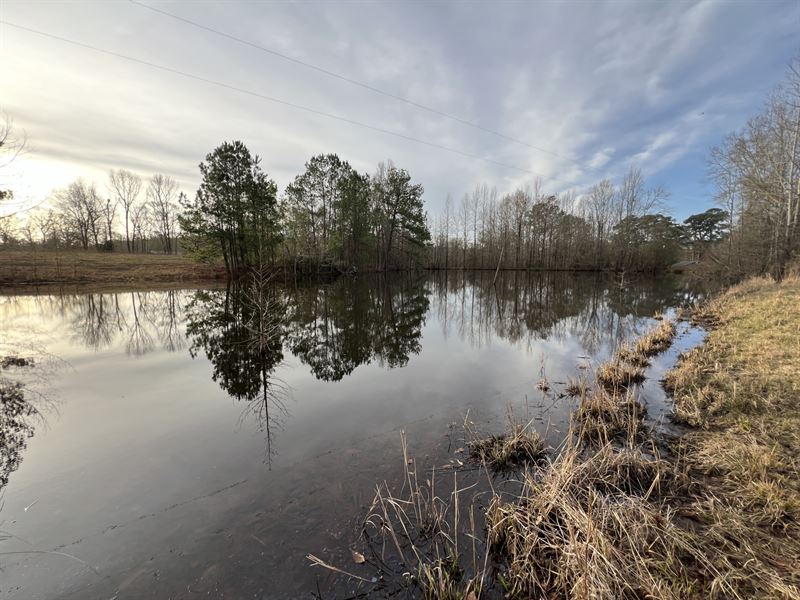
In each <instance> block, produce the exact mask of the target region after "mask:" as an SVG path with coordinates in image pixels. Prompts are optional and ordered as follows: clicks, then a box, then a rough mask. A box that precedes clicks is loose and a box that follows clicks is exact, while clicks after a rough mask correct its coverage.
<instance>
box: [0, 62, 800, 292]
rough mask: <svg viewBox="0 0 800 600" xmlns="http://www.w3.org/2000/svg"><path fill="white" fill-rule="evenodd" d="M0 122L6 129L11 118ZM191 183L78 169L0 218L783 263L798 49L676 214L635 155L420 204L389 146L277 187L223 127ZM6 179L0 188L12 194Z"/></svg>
mask: <svg viewBox="0 0 800 600" xmlns="http://www.w3.org/2000/svg"><path fill="white" fill-rule="evenodd" d="M4 135H5V137H6V138H7V137H8V131H7V128H6V133H5V134H4ZM200 174H201V176H202V182H201V184H200V187H199V189H198V190H197V192H196V193H195V194H194V195H193V196H191V197H190V196H187V195H186V194H184V193H182V192H180V191H179V189H178V185H177V184H176V182H175V181H174V180H173V179H171V178H170V177H169V176H167V175H163V174H156V175H153V176H152V177H151V178H150V179H149V180H147V181H146V182H143V181H142V179H141V178H140V177H139V176H137V175H135V174H133V173H131V172H129V171H126V170H123V169H119V170H112V171H111V172H110V174H109V179H108V182H107V184H106V186H105V193H101V192H99V191H98V188H97V186H96V185H95V184H94V183H87V182H85V181H83V180H80V179H79V180H77V181H75V182H74V183H72V184H70V185H69V186H67V187H66V188H65V189H63V190H60V191H58V192H57V193H55V194H54V197H53V201H52V202H51V203H50V204H49V205H48V207H47V208H39V209H36V210H34V211H32V212H31V213H29V214H27V215H25V216H24V218H23V219H17V218H15V217H12V218H9V217H6V218H0V247H6V248H7V247H13V246H31V247H44V248H82V249H84V250H89V249H98V250H106V251H126V252H153V251H155V252H164V253H177V252H179V251H180V252H184V253H188V254H191V255H192V256H194V257H196V258H197V259H198V260H204V261H221V262H224V264H225V266H226V268H227V270H228V272H229V273H230V274H232V275H235V274H239V273H241V272H244V271H247V270H249V269H251V268H253V267H265V266H266V267H282V268H284V269H286V270H291V271H292V272H293V273H299V274H309V273H317V272H320V271H333V272H336V271H354V270H370V271H372V270H375V271H388V270H406V269H418V268H431V269H492V270H497V269H542V270H551V269H590V270H606V269H614V270H623V271H647V272H657V271H661V270H663V269H665V268H667V267H669V266H670V265H672V264H674V263H676V262H679V261H681V260H687V259H688V260H689V261H696V262H700V263H702V264H705V265H706V266H707V267H711V268H712V269H713V270H715V271H717V272H723V273H725V274H727V275H729V276H730V277H738V276H741V275H744V274H748V273H765V272H770V273H772V274H775V275H778V276H780V275H782V274H783V273H784V272H785V271H786V269H787V267H788V265H791V264H792V261H794V260H795V259H796V258H797V256H798V252H799V251H800V58H797V59H795V60H794V61H793V62H792V63H791V65H790V68H789V70H788V75H787V78H786V81H785V82H784V83H783V84H782V85H781V86H779V87H778V88H777V89H776V91H775V92H774V93H773V94H772V95H771V96H770V97H769V100H768V102H767V105H766V108H765V110H764V112H763V113H762V114H760V115H758V116H756V117H753V118H752V119H751V120H750V121H749V122H748V124H747V126H746V127H745V128H744V129H743V130H742V131H741V132H737V133H735V134H732V135H731V136H729V137H728V138H727V139H726V140H725V142H724V143H723V144H722V145H721V146H720V147H719V148H716V149H714V150H713V151H712V153H711V160H710V174H711V176H712V177H713V180H714V181H715V182H716V184H717V194H716V200H717V202H718V203H719V204H720V205H721V208H712V209H709V210H706V211H704V212H702V213H698V214H695V215H692V216H690V217H689V218H688V219H686V220H685V221H684V222H683V223H677V222H676V221H675V220H674V219H673V218H672V217H670V216H669V215H667V214H665V210H666V206H665V203H666V200H667V199H668V197H669V194H668V192H667V191H666V190H664V189H663V188H660V187H653V186H650V185H648V184H647V182H646V181H645V178H644V176H643V174H642V172H641V170H639V169H638V168H635V167H631V168H630V169H629V171H628V172H627V173H626V175H625V176H624V177H623V178H622V180H621V181H619V182H618V183H614V182H612V181H610V180H608V179H604V180H602V181H600V182H598V183H596V184H595V185H593V186H591V187H590V188H589V189H588V190H587V191H585V192H584V193H582V194H578V193H576V192H575V191H567V192H562V193H555V194H554V193H550V192H547V191H545V190H544V188H543V185H542V183H541V182H540V181H538V180H537V181H535V182H533V184H532V185H531V186H528V187H525V188H521V189H517V190H515V191H513V192H511V193H507V194H499V193H498V192H497V190H496V189H494V188H490V187H489V186H488V185H479V186H477V187H476V188H475V189H474V191H473V192H472V193H470V194H466V195H465V196H464V197H463V198H462V200H461V201H460V202H459V203H455V202H454V201H453V200H452V199H451V198H450V197H449V196H448V198H447V201H446V202H445V206H444V210H443V211H442V212H441V213H440V214H438V215H430V214H428V213H426V211H425V207H424V204H423V200H422V195H423V188H422V185H420V184H418V183H414V182H413V181H412V179H411V176H410V175H409V173H408V171H406V170H405V169H402V168H400V167H397V166H395V165H394V164H393V163H392V162H391V161H388V162H386V163H380V164H379V165H378V167H377V168H376V170H375V171H374V173H372V174H368V173H360V172H358V171H357V170H356V169H354V168H353V167H352V166H351V165H350V164H349V163H348V162H347V161H345V160H342V159H341V158H339V157H338V156H337V155H335V154H323V155H318V156H314V157H312V158H311V159H310V160H309V161H308V162H307V163H306V164H305V168H304V170H303V172H302V173H300V174H299V175H297V176H296V177H295V178H294V180H293V181H292V182H291V183H290V184H289V185H288V186H287V187H286V189H285V190H283V192H282V193H281V194H279V192H278V186H277V184H276V183H275V182H274V181H273V180H272V179H270V178H269V176H268V175H267V174H266V173H265V172H264V171H263V169H262V167H261V163H260V159H259V158H258V156H255V155H253V154H251V152H250V151H249V150H248V148H247V147H246V146H245V145H244V144H243V143H242V142H239V141H234V142H225V143H223V144H221V145H220V146H219V147H217V148H216V149H215V150H213V151H212V152H211V153H209V154H208V155H207V156H206V158H205V160H204V161H203V162H202V163H201V164H200ZM8 196H9V194H8V193H6V192H4V193H3V194H2V196H0V200H3V199H5V200H7V199H8Z"/></svg>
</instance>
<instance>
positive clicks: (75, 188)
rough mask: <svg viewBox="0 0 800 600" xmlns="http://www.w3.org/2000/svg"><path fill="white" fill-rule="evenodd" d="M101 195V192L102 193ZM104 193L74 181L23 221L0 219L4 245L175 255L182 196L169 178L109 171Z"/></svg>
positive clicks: (158, 175)
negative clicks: (145, 177)
mask: <svg viewBox="0 0 800 600" xmlns="http://www.w3.org/2000/svg"><path fill="white" fill-rule="evenodd" d="M103 192H105V193H103ZM103 192H101V191H100V189H99V188H98V186H97V185H96V184H95V183H94V182H89V181H86V180H84V179H77V180H75V181H74V182H72V183H70V184H69V185H67V186H66V187H65V188H64V189H61V190H58V191H57V192H55V194H54V195H53V198H52V201H51V202H50V203H48V205H47V206H40V207H37V208H34V209H31V210H30V211H27V214H26V215H25V219H24V221H23V220H21V219H19V218H18V217H16V216H15V215H12V216H10V217H7V218H5V219H0V242H2V243H3V244H4V245H5V246H30V247H33V246H38V247H41V248H44V249H69V248H77V249H82V250H101V251H109V252H110V251H115V250H121V251H125V252H148V251H158V252H165V253H167V254H175V253H177V252H178V241H179V229H178V211H179V207H180V205H179V200H180V197H181V196H182V193H181V192H179V190H178V184H177V182H176V181H175V180H174V179H173V178H172V177H170V176H168V175H164V174H161V173H157V174H155V175H153V176H152V177H150V178H149V179H147V180H146V181H144V180H143V179H142V178H141V177H139V176H138V175H136V174H134V173H132V172H130V171H127V170H125V169H112V170H111V171H110V172H109V175H108V181H107V183H106V185H105V189H104V190H103Z"/></svg>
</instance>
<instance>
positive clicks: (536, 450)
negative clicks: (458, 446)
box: [468, 420, 547, 472]
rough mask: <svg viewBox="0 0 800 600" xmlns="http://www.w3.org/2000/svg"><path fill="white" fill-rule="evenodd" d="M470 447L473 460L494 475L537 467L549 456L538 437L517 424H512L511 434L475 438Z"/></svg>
mask: <svg viewBox="0 0 800 600" xmlns="http://www.w3.org/2000/svg"><path fill="white" fill-rule="evenodd" d="M510 421H511V420H510ZM468 447H469V453H470V457H471V458H472V459H473V460H474V461H476V462H479V463H482V464H485V465H486V466H487V467H488V468H489V469H491V470H492V471H494V472H503V471H514V470H517V469H520V468H522V467H524V466H526V465H535V464H538V463H541V462H542V461H543V460H544V459H545V458H546V456H547V447H546V445H545V443H544V440H542V438H541V437H540V436H539V434H538V433H537V432H536V431H533V430H530V429H529V428H528V427H527V426H525V425H523V424H521V423H515V422H510V423H509V432H508V433H504V434H500V435H490V436H488V437H483V438H480V437H475V439H472V440H471V441H469V442H468Z"/></svg>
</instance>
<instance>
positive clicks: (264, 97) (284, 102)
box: [0, 19, 537, 175]
mask: <svg viewBox="0 0 800 600" xmlns="http://www.w3.org/2000/svg"><path fill="white" fill-rule="evenodd" d="M0 24H3V25H8V26H9V27H14V28H16V29H20V30H22V31H27V32H29V33H34V34H36V35H40V36H43V37H47V38H51V39H54V40H58V41H60V42H64V43H67V44H72V45H73V46H78V47H80V48H85V49H87V50H92V51H94V52H99V53H101V54H106V55H108V56H114V57H116V58H122V59H124V60H127V61H130V62H134V63H137V64H140V65H144V66H146V67H151V68H153V69H159V70H161V71H166V72H167V73H172V74H174V75H180V76H181V77H186V78H187V79H194V80H195V81H201V82H203V83H208V84H210V85H216V86H218V87H222V88H225V89H228V90H233V91H235V92H239V93H242V94H247V95H248V96H254V97H256V98H261V99H262V100H268V101H270V102H274V103H276V104H282V105H284V106H289V107H292V108H296V109H298V110H303V111H306V112H309V113H312V114H315V115H318V116H322V117H327V118H329V119H335V120H337V121H342V122H344V123H349V124H350V125H357V126H359V127H363V128H365V129H370V130H372V131H377V132H380V133H384V134H386V135H393V136H395V137H399V138H401V139H404V140H408V141H411V142H416V143H418V144H423V145H425V146H430V147H432V148H438V149H440V150H446V151H447V152H452V153H454V154H460V155H461V156H466V157H468V158H474V159H477V160H482V161H485V162H488V163H491V164H494V165H497V166H500V167H504V168H507V169H513V170H516V171H521V172H523V173H528V174H531V175H537V173H535V172H534V171H531V170H529V169H525V168H523V167H517V166H515V165H510V164H508V163H504V162H500V161H496V160H493V159H491V158H486V157H484V156H480V155H478V154H472V153H470V152H464V151H463V150H458V149H457V148H451V147H449V146H444V145H442V144H437V143H436V142H429V141H426V140H421V139H419V138H415V137H412V136H410V135H405V134H403V133H399V132H397V131H391V130H389V129H383V128H381V127H376V126H374V125H369V124H367V123H362V122H361V121H356V120H354V119H349V118H347V117H342V116H340V115H335V114H333V113H328V112H325V111H321V110H317V109H315V108H311V107H308V106H303V105H302V104H295V103H294V102H289V101H288V100H281V99H280V98H275V97H273V96H268V95H266V94H262V93H260V92H254V91H252V90H248V89H245V88H241V87H238V86H235V85H231V84H228V83H224V82H222V81H216V80H214V79H208V78H206V77H203V76H201V75H194V74H192V73H187V72H186V71H181V70H179V69H174V68H172V67H167V66H165V65H159V64H157V63H153V62H150V61H147V60H143V59H140V58H135V57H133V56H128V55H126V54H121V53H119V52H114V51H113V50H106V49H104V48H99V47H97V46H92V45H91V44H85V43H83V42H78V41H76V40H71V39H69V38H65V37H61V36H59V35H55V34H52V33H48V32H46V31H41V30H39V29H33V28H32V27H26V26H24V25H19V24H17V23H12V22H10V21H6V20H4V19H0Z"/></svg>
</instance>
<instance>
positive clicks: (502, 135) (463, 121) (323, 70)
mask: <svg viewBox="0 0 800 600" xmlns="http://www.w3.org/2000/svg"><path fill="white" fill-rule="evenodd" d="M128 1H129V2H130V3H131V4H135V5H137V6H141V7H142V8H145V9H147V10H150V11H152V12H155V13H158V14H161V15H164V16H167V17H170V18H172V19H175V20H177V21H181V22H183V23H186V24H188V25H191V26H193V27H197V28H198V29H202V30H204V31H208V32H209V33H213V34H216V35H219V36H222V37H224V38H227V39H229V40H233V41H235V42H238V43H240V44H244V45H245V46H249V47H251V48H255V49H256V50H260V51H262V52H266V53H268V54H271V55H272V56H277V57H278V58H282V59H283V60H287V61H289V62H292V63H295V64H297V65H301V66H303V67H306V68H307V69H312V70H314V71H317V72H319V73H323V74H325V75H327V76H329V77H333V78H335V79H339V80H341V81H346V82H347V83H350V84H352V85H355V86H358V87H360V88H363V89H365V90H369V91H371V92H374V93H376V94H381V95H383V96H386V97H388V98H392V99H394V100H398V101H400V102H405V103H406V104H409V105H411V106H414V107H415V108H419V109H422V110H425V111H428V112H430V113H433V114H435V115H439V116H440V117H445V118H447V119H452V120H453V121H457V122H458V123H461V124H462V125H467V126H468V127H473V128H474V129H479V130H480V131H483V132H485V133H490V134H492V135H495V136H497V137H499V138H502V139H504V140H507V141H510V142H514V143H516V144H521V145H523V146H527V147H528V148H532V149H534V150H538V151H539V152H544V153H545V154H550V155H551V156H555V157H556V158H560V159H562V160H567V161H570V162H575V163H576V161H574V160H572V159H570V158H567V157H566V156H561V155H560V154H557V153H555V152H552V151H551V150H547V149H546V148H542V147H540V146H534V145H533V144H529V143H528V142H525V141H523V140H520V139H517V138H514V137H511V136H510V135H506V134H505V133H501V132H499V131H496V130H494V129H490V128H488V127H484V126H483V125H480V124H478V123H475V122H474V121H470V120H469V119H464V118H463V117H459V116H457V115H453V114H451V113H447V112H444V111H442V110H439V109H437V108H432V107H430V106H426V105H425V104H420V103H419V102H415V101H414V100H410V99H409V98H406V97H404V96H399V95H397V94H393V93H392V92H387V91H386V90H382V89H380V88H377V87H375V86H373V85H370V84H368V83H364V82H363V81H358V80H357V79H353V78H351V77H347V76H346V75H342V74H341V73H336V72H335V71H331V70H329V69H326V68H324V67H320V66H318V65H315V64H312V63H309V62H306V61H304V60H300V59H299V58H295V57H294V56H289V55H288V54H283V53H282V52H278V51H277V50H273V49H272V48H267V47H266V46H262V45H260V44H256V43H255V42H251V41H249V40H245V39H243V38H240V37H237V36H235V35H232V34H230V33H226V32H224V31H220V30H219V29H215V28H213V27H209V26H208V25H203V24H202V23H198V22H197V21H192V20H191V19H187V18H186V17H182V16H180V15H176V14H175V13H171V12H169V11H166V10H162V9H160V8H156V7H155V6H150V5H149V4H145V3H143V2H139V0H128ZM576 164H578V163H576Z"/></svg>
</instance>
